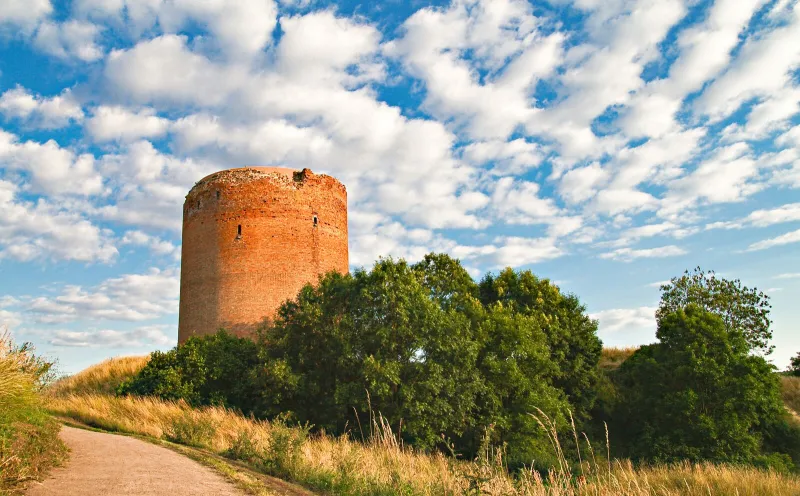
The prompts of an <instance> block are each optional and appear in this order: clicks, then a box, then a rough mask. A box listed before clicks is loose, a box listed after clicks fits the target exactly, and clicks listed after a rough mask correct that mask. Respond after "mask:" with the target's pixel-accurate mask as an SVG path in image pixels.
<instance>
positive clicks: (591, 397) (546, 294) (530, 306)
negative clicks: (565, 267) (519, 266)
mask: <svg viewBox="0 0 800 496" xmlns="http://www.w3.org/2000/svg"><path fill="white" fill-rule="evenodd" d="M480 298H481V301H482V302H483V304H484V305H486V306H492V305H495V304H497V305H500V306H501V307H504V308H508V309H509V310H511V311H512V312H514V313H518V314H521V315H525V316H528V317H530V318H533V319H535V321H536V322H537V324H538V325H539V326H540V328H541V330H542V332H543V333H544V337H545V343H546V345H547V346H548V347H549V350H550V355H551V357H552V359H553V361H554V363H555V365H556V367H557V371H556V372H555V374H554V376H553V385H554V386H555V387H556V388H558V389H560V390H562V391H563V392H564V393H565V394H566V397H567V399H568V400H569V402H570V404H571V405H572V407H573V409H574V410H573V414H574V415H575V417H576V418H577V419H579V420H587V419H588V418H589V412H590V411H591V409H592V407H593V406H594V403H595V400H596V394H595V389H596V388H595V385H596V383H597V381H598V370H597V363H598V361H599V360H600V354H601V352H602V349H603V345H602V342H601V341H600V339H599V338H598V337H597V321H594V320H592V319H590V318H589V317H588V316H587V315H586V308H585V307H584V306H583V305H582V304H581V303H580V300H579V299H578V297H577V296H575V295H573V294H563V293H561V291H560V290H559V289H558V287H557V286H556V285H554V284H552V283H551V282H550V281H549V280H548V279H539V278H538V277H536V276H535V275H533V273H531V272H530V271H529V270H526V271H522V272H515V271H513V270H511V269H505V270H504V271H502V272H500V274H498V275H497V276H491V275H488V276H486V277H485V278H484V279H483V280H482V281H481V283H480Z"/></svg>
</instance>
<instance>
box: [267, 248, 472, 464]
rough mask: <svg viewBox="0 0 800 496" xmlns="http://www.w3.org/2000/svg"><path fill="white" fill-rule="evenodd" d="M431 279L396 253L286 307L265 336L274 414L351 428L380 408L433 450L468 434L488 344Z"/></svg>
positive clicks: (326, 281)
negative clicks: (428, 283)
mask: <svg viewBox="0 0 800 496" xmlns="http://www.w3.org/2000/svg"><path fill="white" fill-rule="evenodd" d="M421 279H422V278H420V277H418V272H417V271H415V269H414V268H412V267H410V266H409V265H408V264H406V263H405V262H404V261H399V262H395V261H393V260H391V259H386V260H381V261H379V262H378V263H376V264H375V267H374V268H373V270H372V271H370V272H366V271H364V270H357V271H355V272H354V273H353V275H352V276H351V275H345V276H342V275H339V274H336V273H332V274H329V275H327V276H326V277H324V278H323V279H322V280H321V281H320V282H319V284H318V285H317V286H316V287H312V286H310V285H309V286H306V287H305V288H303V290H302V291H301V292H300V294H299V295H298V298H297V300H296V301H292V302H287V303H286V304H284V305H283V307H282V308H281V309H280V312H279V315H278V317H277V318H276V320H275V322H274V324H273V325H272V326H271V327H268V328H266V329H265V330H264V332H263V335H262V338H263V343H264V346H262V359H263V366H262V368H261V369H260V370H259V377H260V379H261V381H262V382H261V385H262V387H260V389H261V390H262V391H264V396H263V404H264V409H265V412H264V413H266V414H267V416H273V415H277V414H278V413H280V412H281V411H289V412H291V413H292V414H294V416H295V418H296V419H297V420H299V421H301V422H310V423H312V424H314V425H316V426H317V427H318V428H324V429H325V430H327V431H331V432H343V431H344V429H345V426H346V425H347V424H348V423H350V425H355V424H357V423H360V424H362V425H369V424H370V422H369V420H370V418H369V415H370V413H371V412H372V411H378V412H380V413H381V414H382V415H383V416H384V417H385V418H386V419H387V420H388V421H389V422H390V423H391V425H394V426H397V427H398V428H400V427H402V433H403V436H404V437H405V439H406V440H407V441H408V442H411V443H413V444H415V445H417V446H420V447H425V448H430V447H432V446H434V444H435V443H436V442H437V441H438V440H439V439H440V435H441V434H442V433H445V434H447V435H458V434H460V433H462V432H464V431H465V429H466V428H467V427H468V425H469V421H470V419H471V409H472V408H473V405H474V398H475V395H476V393H477V391H478V390H479V389H480V387H481V381H480V377H479V375H478V374H477V371H476V370H475V359H476V356H477V353H478V344H477V343H476V340H475V338H474V330H473V328H472V326H471V325H470V322H469V320H468V318H467V317H466V316H465V315H464V314H463V313H460V312H458V311H456V310H455V309H452V308H447V307H446V306H440V305H438V304H436V302H435V301H434V300H432V299H431V298H430V296H429V295H430V294H431V288H426V287H425V286H423V284H422V282H421Z"/></svg>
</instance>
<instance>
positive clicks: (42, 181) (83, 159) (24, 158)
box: [0, 129, 104, 196]
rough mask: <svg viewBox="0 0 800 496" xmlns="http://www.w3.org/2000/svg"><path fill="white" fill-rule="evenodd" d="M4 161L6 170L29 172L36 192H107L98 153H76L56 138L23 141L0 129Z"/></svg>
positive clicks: (31, 184) (0, 160) (83, 193)
mask: <svg viewBox="0 0 800 496" xmlns="http://www.w3.org/2000/svg"><path fill="white" fill-rule="evenodd" d="M0 164H2V165H3V168H4V169H5V170H6V172H8V171H19V172H24V173H26V174H27V175H28V176H29V177H28V180H29V182H30V183H29V184H30V188H29V189H30V191H31V192H33V193H44V194H50V195H67V194H70V195H83V196H89V195H99V194H102V193H103V191H104V189H103V177H102V176H101V175H100V174H99V173H98V171H97V169H96V167H95V159H94V156H93V155H90V154H83V155H76V154H75V152H73V151H72V150H69V149H66V148H61V147H60V146H59V145H58V143H56V142H55V141H54V140H50V141H47V142H46V143H44V144H42V143H38V142H35V141H25V142H19V140H18V138H17V136H15V135H13V134H11V133H7V132H5V131H3V130H2V129H0Z"/></svg>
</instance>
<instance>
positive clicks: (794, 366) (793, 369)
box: [789, 353, 800, 377]
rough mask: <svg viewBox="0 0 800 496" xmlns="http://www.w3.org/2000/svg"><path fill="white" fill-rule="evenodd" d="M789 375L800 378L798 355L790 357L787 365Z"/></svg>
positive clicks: (799, 356) (799, 359) (799, 355)
mask: <svg viewBox="0 0 800 496" xmlns="http://www.w3.org/2000/svg"><path fill="white" fill-rule="evenodd" d="M789 375H793V376H795V377H800V353H798V354H797V355H796V356H793V357H792V359H791V361H790V365H789Z"/></svg>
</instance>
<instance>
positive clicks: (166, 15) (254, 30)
mask: <svg viewBox="0 0 800 496" xmlns="http://www.w3.org/2000/svg"><path fill="white" fill-rule="evenodd" d="M73 9H74V10H75V12H76V13H78V14H79V15H84V16H89V17H94V18H99V19H109V18H111V19H114V20H115V21H116V22H117V23H123V22H125V23H128V26H129V29H130V30H131V32H132V34H133V35H134V36H137V37H138V36H139V35H140V34H141V33H143V32H145V31H147V30H148V29H150V28H152V27H154V26H157V27H158V28H160V29H161V30H162V31H163V32H164V33H167V34H171V33H176V32H178V31H179V30H181V29H182V28H183V27H185V26H186V25H187V24H189V23H190V22H191V21H196V22H197V24H199V25H200V26H202V27H203V28H205V29H207V30H208V32H209V33H210V34H211V36H210V37H208V38H210V42H211V44H212V46H213V47H214V48H218V49H220V50H222V51H223V52H224V53H225V54H226V55H227V56H228V57H230V58H249V57H252V56H254V55H256V54H258V53H259V52H261V51H262V50H263V49H264V47H265V46H267V45H268V44H269V43H270V42H271V39H272V31H273V30H274V28H275V25H276V16H277V9H276V6H275V2H273V1H272V0H239V1H236V2H226V1H224V0H170V1H161V0H150V1H142V0H76V2H75V4H74V5H73Z"/></svg>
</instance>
